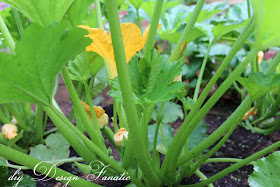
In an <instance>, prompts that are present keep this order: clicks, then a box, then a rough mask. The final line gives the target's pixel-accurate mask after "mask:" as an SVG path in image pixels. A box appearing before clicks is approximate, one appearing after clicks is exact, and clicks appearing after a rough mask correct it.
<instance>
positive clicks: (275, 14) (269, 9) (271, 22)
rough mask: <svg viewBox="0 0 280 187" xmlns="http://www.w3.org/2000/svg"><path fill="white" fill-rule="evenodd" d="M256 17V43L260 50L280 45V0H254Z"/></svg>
mask: <svg viewBox="0 0 280 187" xmlns="http://www.w3.org/2000/svg"><path fill="white" fill-rule="evenodd" d="M252 4H253V7H254V13H255V18H256V31H255V37H256V45H257V47H258V48H259V50H262V49H267V48H269V47H276V46H280V34H279V30H280V24H277V23H278V21H279V18H280V11H279V7H280V1H275V0H265V1H262V0H254V1H252Z"/></svg>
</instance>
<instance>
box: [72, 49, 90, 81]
mask: <svg viewBox="0 0 280 187" xmlns="http://www.w3.org/2000/svg"><path fill="white" fill-rule="evenodd" d="M93 54H94V53H81V54H79V55H78V56H77V57H76V58H75V60H71V61H69V63H68V72H69V76H70V78H71V79H72V80H77V81H86V80H88V78H89V73H90V70H91V67H92V65H93V63H91V57H92V56H93Z"/></svg>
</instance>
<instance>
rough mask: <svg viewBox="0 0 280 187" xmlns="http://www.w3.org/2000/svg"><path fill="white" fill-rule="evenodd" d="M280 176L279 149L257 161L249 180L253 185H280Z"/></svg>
mask: <svg viewBox="0 0 280 187" xmlns="http://www.w3.org/2000/svg"><path fill="white" fill-rule="evenodd" d="M279 176H280V151H277V152H274V153H273V154H271V155H269V156H267V157H263V158H261V159H259V160H258V161H257V163H256V164H255V165H254V172H253V173H252V174H251V175H250V176H249V179H248V182H249V185H250V186H251V187H263V186H280V178H279Z"/></svg>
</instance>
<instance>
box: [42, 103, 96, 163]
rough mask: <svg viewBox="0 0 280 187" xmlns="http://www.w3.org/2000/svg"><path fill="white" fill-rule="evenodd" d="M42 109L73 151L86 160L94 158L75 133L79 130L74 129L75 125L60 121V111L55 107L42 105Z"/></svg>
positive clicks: (90, 160) (89, 160)
mask: <svg viewBox="0 0 280 187" xmlns="http://www.w3.org/2000/svg"><path fill="white" fill-rule="evenodd" d="M44 110H45V111H46V112H47V113H48V115H49V117H50V118H51V120H52V121H53V123H54V124H55V125H56V127H57V129H58V130H59V131H60V133H61V134H62V135H63V136H64V137H65V139H66V140H67V141H68V142H69V143H70V144H71V146H72V147H73V148H74V149H75V151H77V153H79V155H81V157H83V158H84V159H85V161H86V162H88V163H90V162H92V161H94V160H95V159H96V157H95V155H94V154H93V153H92V152H91V151H89V149H88V148H87V147H86V146H85V145H84V143H83V141H82V140H81V139H80V137H79V136H78V135H77V133H76V132H77V131H79V130H78V129H77V130H75V129H76V127H75V126H74V125H73V124H72V123H70V124H71V125H69V124H66V123H65V122H64V121H62V119H60V117H59V115H58V114H59V113H60V112H59V111H58V110H57V109H56V108H55V107H52V108H48V107H44ZM60 114H61V113H60ZM61 115H62V114H61ZM65 118H66V117H65ZM66 119H67V118H66Z"/></svg>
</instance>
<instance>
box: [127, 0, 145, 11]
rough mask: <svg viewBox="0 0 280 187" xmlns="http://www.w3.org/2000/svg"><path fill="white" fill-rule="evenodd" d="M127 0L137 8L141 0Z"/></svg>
mask: <svg viewBox="0 0 280 187" xmlns="http://www.w3.org/2000/svg"><path fill="white" fill-rule="evenodd" d="M129 2H130V3H131V4H132V5H133V6H134V7H135V8H136V9H139V8H140V6H141V4H142V2H143V0H129Z"/></svg>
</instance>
